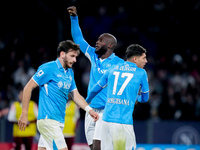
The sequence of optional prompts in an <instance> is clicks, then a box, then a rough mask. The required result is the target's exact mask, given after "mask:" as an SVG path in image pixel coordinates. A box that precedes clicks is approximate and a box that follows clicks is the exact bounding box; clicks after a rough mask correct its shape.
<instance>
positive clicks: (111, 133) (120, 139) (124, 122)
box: [87, 44, 149, 150]
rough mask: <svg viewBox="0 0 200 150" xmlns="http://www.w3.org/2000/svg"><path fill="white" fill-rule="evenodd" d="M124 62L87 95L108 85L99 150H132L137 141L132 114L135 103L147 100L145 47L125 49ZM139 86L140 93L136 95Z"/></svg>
mask: <svg viewBox="0 0 200 150" xmlns="http://www.w3.org/2000/svg"><path fill="white" fill-rule="evenodd" d="M126 57H127V61H125V62H124V63H121V64H117V65H115V66H114V67H112V68H110V69H108V71H107V72H106V73H105V74H104V75H103V76H102V77H101V79H100V80H99V81H98V83H97V84H96V85H94V86H93V88H92V89H91V92H90V93H89V95H88V98H87V101H88V102H90V101H91V100H92V99H93V98H94V97H95V96H96V94H97V93H98V92H100V91H101V90H102V89H103V88H105V87H106V86H107V89H108V91H107V102H106V106H105V109H104V112H103V126H102V139H101V148H102V150H111V149H114V150H122V149H123V150H135V149H136V140H135V134H134V128H133V118H132V113H133V110H134V105H135V102H136V101H138V102H142V103H143V102H147V101H148V99H149V84H148V77H147V73H146V71H145V70H144V69H143V67H144V65H145V64H146V63H147V59H146V50H145V49H144V48H143V47H142V46H140V45H137V44H133V45H130V46H129V47H128V48H127V50H126ZM140 88H141V95H138V92H139V89H140Z"/></svg>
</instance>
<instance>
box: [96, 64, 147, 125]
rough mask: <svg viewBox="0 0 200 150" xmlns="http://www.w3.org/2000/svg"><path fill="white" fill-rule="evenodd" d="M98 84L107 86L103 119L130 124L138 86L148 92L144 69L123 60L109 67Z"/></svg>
mask: <svg viewBox="0 0 200 150" xmlns="http://www.w3.org/2000/svg"><path fill="white" fill-rule="evenodd" d="M98 85H99V86H101V87H105V86H107V102H106V106H105V109H104V113H103V120H104V121H107V122H115V123H122V124H131V125H132V124H133V119H132V113H133V110H134V105H135V101H136V98H137V95H138V92H139V89H140V87H141V92H142V93H147V92H149V84H148V78H147V73H146V71H145V70H144V69H141V68H138V67H137V65H136V64H135V63H132V62H125V63H122V64H119V65H116V66H115V67H113V68H111V69H109V70H108V71H107V72H106V73H105V75H104V76H103V77H102V78H101V79H100V80H99V82H98Z"/></svg>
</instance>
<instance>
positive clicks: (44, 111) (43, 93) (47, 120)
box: [18, 40, 99, 150]
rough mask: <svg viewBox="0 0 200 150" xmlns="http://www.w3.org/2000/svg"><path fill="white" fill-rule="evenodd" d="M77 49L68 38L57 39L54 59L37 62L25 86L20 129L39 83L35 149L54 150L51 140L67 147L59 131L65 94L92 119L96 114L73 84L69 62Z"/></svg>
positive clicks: (66, 97)
mask: <svg viewBox="0 0 200 150" xmlns="http://www.w3.org/2000/svg"><path fill="white" fill-rule="evenodd" d="M79 53H80V47H79V45H77V44H75V43H74V42H72V41H71V40H66V41H62V42H60V43H59V45H58V48H57V59H56V60H55V61H50V62H47V63H44V64H42V65H41V66H39V68H38V70H37V72H36V73H35V74H34V75H33V77H32V78H31V79H30V80H29V82H28V83H27V84H26V86H25V87H24V90H23V99H22V114H21V116H20V119H19V121H18V125H19V129H20V130H25V128H26V126H27V119H28V118H27V114H28V105H29V101H30V97H31V93H32V90H33V89H34V88H36V87H37V86H39V110H38V118H37V127H38V130H39V132H40V139H39V142H38V150H45V149H47V150H53V142H55V144H56V146H57V148H58V149H59V150H68V148H67V145H66V143H65V139H64V136H63V131H62V130H63V127H64V118H65V109H66V103H67V100H68V94H70V96H71V97H72V98H73V100H74V101H75V102H76V104H78V105H79V106H80V107H81V108H82V109H85V110H86V111H87V112H88V114H90V115H91V117H92V118H93V119H94V121H97V120H98V118H99V116H98V114H97V113H96V112H94V111H93V110H92V108H91V107H90V106H89V105H88V104H87V102H86V101H85V99H84V98H83V97H82V96H81V95H80V94H79V92H78V90H77V88H76V83H75V80H74V73H73V70H72V65H73V64H74V63H75V62H76V57H77V56H78V55H79Z"/></svg>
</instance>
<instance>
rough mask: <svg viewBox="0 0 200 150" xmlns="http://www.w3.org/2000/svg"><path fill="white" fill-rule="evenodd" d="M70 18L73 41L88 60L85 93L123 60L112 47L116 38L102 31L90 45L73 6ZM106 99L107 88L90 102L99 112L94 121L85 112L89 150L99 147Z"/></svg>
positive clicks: (70, 9) (98, 149)
mask: <svg viewBox="0 0 200 150" xmlns="http://www.w3.org/2000/svg"><path fill="white" fill-rule="evenodd" d="M67 10H68V12H69V14H70V19H71V34H72V38H73V40H74V42H75V43H76V44H79V45H80V49H81V51H82V52H83V53H84V54H85V56H86V57H87V58H88V59H89V60H90V63H91V70H90V81H89V85H88V91H87V95H89V93H90V91H91V88H92V87H93V86H94V85H95V84H96V83H97V81H98V80H99V79H100V78H101V77H102V76H103V74H104V73H105V72H106V71H107V69H108V68H110V67H112V65H116V64H117V63H122V62H124V60H123V59H121V58H119V57H118V56H116V55H115V53H114V49H115V47H116V46H117V39H116V38H115V37H114V36H113V35H111V34H109V33H103V34H101V35H100V36H99V38H98V40H97V42H96V45H95V47H92V46H90V45H89V44H88V43H87V42H86V41H85V39H84V38H83V35H82V32H81V29H80V27H79V22H78V16H77V11H76V7H75V6H71V7H68V8H67ZM106 99H107V88H104V89H103V90H101V92H99V93H98V94H97V95H96V96H95V98H94V99H93V100H92V102H91V103H90V107H92V108H93V110H94V111H95V112H97V113H98V114H99V120H98V121H97V122H94V121H93V119H92V117H90V115H89V114H88V113H86V114H85V135H86V140H87V143H88V145H89V146H90V149H91V150H100V149H101V133H102V115H103V110H104V107H105V104H106Z"/></svg>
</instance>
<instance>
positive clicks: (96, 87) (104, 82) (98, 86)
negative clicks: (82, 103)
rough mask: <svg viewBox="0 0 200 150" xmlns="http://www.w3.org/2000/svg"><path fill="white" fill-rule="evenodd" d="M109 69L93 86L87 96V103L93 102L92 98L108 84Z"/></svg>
mask: <svg viewBox="0 0 200 150" xmlns="http://www.w3.org/2000/svg"><path fill="white" fill-rule="evenodd" d="M107 78H108V71H106V73H105V74H104V75H103V76H102V77H101V78H100V80H99V81H98V82H97V83H96V84H95V85H94V86H93V87H92V89H91V90H90V92H89V93H88V96H87V98H86V102H87V103H91V101H92V99H93V98H94V97H95V96H96V95H97V94H98V93H99V92H100V91H101V90H102V89H103V88H105V87H106V86H107Z"/></svg>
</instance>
